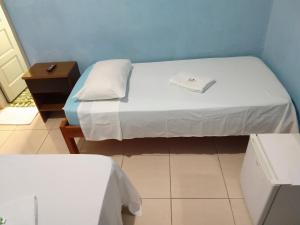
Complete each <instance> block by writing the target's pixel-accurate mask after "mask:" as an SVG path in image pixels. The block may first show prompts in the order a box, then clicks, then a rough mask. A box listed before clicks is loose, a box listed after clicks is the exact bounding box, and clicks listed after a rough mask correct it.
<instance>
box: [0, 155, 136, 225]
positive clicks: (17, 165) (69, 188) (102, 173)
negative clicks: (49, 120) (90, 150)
mask: <svg viewBox="0 0 300 225" xmlns="http://www.w3.org/2000/svg"><path fill="white" fill-rule="evenodd" d="M87 175H88V176H87ZM0 177H1V179H0V187H1V188H0V189H1V191H0V206H1V204H3V203H6V202H11V201H15V202H17V201H18V199H22V198H23V197H24V196H36V198H37V210H35V211H36V212H35V213H33V212H32V214H36V215H35V217H37V218H36V219H35V221H38V224H39V225H53V224H64V225H68V224H70V225H71V224H72V225H82V224H89V225H101V224H105V225H107V224H115V225H122V224H123V223H122V215H121V209H122V206H126V207H128V209H129V211H130V212H131V213H134V214H136V215H138V214H140V213H141V200H140V196H139V195H138V193H137V192H136V190H135V189H134V187H133V186H132V185H131V183H130V181H129V180H128V178H127V176H126V175H125V174H124V173H123V171H122V170H121V168H120V167H119V166H118V165H117V164H116V163H114V161H113V160H112V159H111V158H109V157H105V156H95V155H40V156H36V155H27V156H24V155H11V156H1V157H0ZM13 210H14V209H13ZM29 213H30V212H29ZM10 214H13V212H12V213H10ZM23 214H24V213H23ZM1 216H3V217H6V216H7V215H4V214H1ZM22 216H24V217H26V216H28V215H22ZM6 219H7V221H8V224H15V223H10V222H13V220H14V218H7V217H6ZM10 220H11V221H10ZM26 224H27V223H26Z"/></svg>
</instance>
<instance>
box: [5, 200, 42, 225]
mask: <svg viewBox="0 0 300 225" xmlns="http://www.w3.org/2000/svg"><path fill="white" fill-rule="evenodd" d="M0 218H2V221H3V223H4V222H5V225H37V198H36V196H33V195H32V196H28V197H22V198H19V199H15V200H12V201H9V202H5V203H1V204H0ZM0 220H1V219H0Z"/></svg>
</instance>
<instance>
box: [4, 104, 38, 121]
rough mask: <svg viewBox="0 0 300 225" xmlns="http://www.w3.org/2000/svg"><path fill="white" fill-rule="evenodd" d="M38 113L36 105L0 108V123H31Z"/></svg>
mask: <svg viewBox="0 0 300 225" xmlns="http://www.w3.org/2000/svg"><path fill="white" fill-rule="evenodd" d="M37 113H38V110H37V108H36V107H6V108H4V109H2V110H0V124H5V125H10V124H11V125H22V124H30V123H31V122H32V121H33V119H34V118H35V116H36V115H37Z"/></svg>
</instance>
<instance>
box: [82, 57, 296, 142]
mask: <svg viewBox="0 0 300 225" xmlns="http://www.w3.org/2000/svg"><path fill="white" fill-rule="evenodd" d="M179 71H186V72H190V73H195V74H203V75H207V76H209V77H210V76H211V77H213V78H214V79H215V80H216V81H217V82H216V84H215V85H213V86H212V87H211V88H210V89H208V90H207V91H206V92H205V93H204V94H199V93H193V92H189V91H187V90H184V89H182V88H180V87H176V86H173V85H170V84H169V79H170V78H171V77H172V76H174V75H175V74H176V73H178V72H179ZM101 104H103V103H101ZM101 107H103V109H106V107H105V105H102V106H101ZM108 108H109V107H108ZM115 110H117V111H115V112H118V114H119V117H117V116H115V117H114V120H105V117H100V119H101V118H104V120H102V121H98V119H99V117H98V115H97V112H95V111H93V110H92V109H91V110H89V111H86V114H85V116H87V117H92V118H95V119H90V120H89V121H96V119H97V122H98V123H103V124H110V125H109V126H111V125H112V127H113V129H110V130H111V131H112V132H111V133H110V134H109V133H107V130H105V129H103V128H105V126H103V127H102V128H101V127H98V128H99V129H96V130H95V129H92V130H93V134H97V135H99V134H101V133H103V132H105V137H107V139H109V137H110V138H116V137H118V138H116V139H130V138H142V137H178V136H183V137H189V136H196V137H201V136H228V135H248V134H251V133H283V132H285V133H289V132H298V122H297V117H296V113H295V109H294V106H293V104H292V101H291V99H290V97H289V95H288V93H287V92H286V90H285V89H284V87H283V86H282V85H281V84H280V82H279V81H278V80H277V78H276V77H275V75H274V74H273V73H272V72H271V71H270V69H269V68H268V67H267V66H266V65H265V64H264V63H263V62H262V61H261V60H259V59H258V58H255V57H233V58H211V59H195V60H180V61H168V62H154V63H137V64H134V68H133V70H132V75H131V78H130V81H129V91H128V97H127V98H126V99H125V100H121V102H120V103H119V109H117V108H116V107H115ZM100 111H101V110H100ZM101 113H102V112H101ZM101 113H100V114H101ZM114 115H116V114H114ZM115 121H119V123H120V129H117V128H116V127H115V125H116V124H117V123H116V122H115ZM93 123H94V122H93ZM92 125H93V124H92V123H91V122H90V123H89V125H88V126H86V127H85V128H86V130H87V132H86V133H88V130H89V129H91V127H89V126H92ZM110 130H109V129H108V131H110ZM97 135H95V136H93V135H91V136H86V138H87V139H89V140H101V139H99V138H97Z"/></svg>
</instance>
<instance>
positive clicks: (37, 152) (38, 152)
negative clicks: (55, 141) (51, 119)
mask: <svg viewBox="0 0 300 225" xmlns="http://www.w3.org/2000/svg"><path fill="white" fill-rule="evenodd" d="M49 134H50V132H49V130H47V135H46V137H45V138H44V140H43V141H42V144H41V145H40V147H39V148H38V150H37V151H36V153H35V154H37V155H38V154H40V151H41V148H42V146H43V144H44V143H45V141H46V139H47V137H48V136H49Z"/></svg>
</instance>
